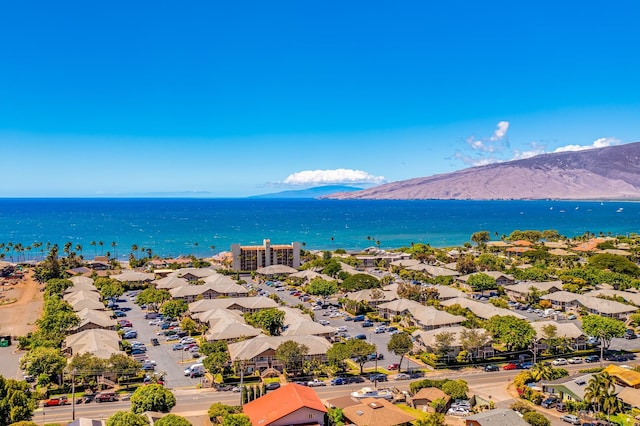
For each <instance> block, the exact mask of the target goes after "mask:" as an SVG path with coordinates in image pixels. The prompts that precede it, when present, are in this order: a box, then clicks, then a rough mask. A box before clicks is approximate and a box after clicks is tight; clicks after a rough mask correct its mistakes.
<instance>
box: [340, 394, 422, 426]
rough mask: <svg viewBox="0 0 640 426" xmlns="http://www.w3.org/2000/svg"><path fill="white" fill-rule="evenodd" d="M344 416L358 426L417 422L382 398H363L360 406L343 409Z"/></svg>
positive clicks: (411, 416)
mask: <svg viewBox="0 0 640 426" xmlns="http://www.w3.org/2000/svg"><path fill="white" fill-rule="evenodd" d="M342 414H343V416H344V417H345V419H346V420H348V422H350V423H351V424H354V425H356V426H371V425H375V426H404V425H410V424H411V422H413V421H415V420H416V418H415V417H414V416H413V415H411V414H408V413H406V412H404V411H402V410H401V409H400V408H398V407H396V406H395V405H393V404H392V403H390V402H389V401H386V400H384V399H381V398H362V400H360V404H355V405H351V406H348V407H345V408H343V409H342ZM345 423H347V422H345Z"/></svg>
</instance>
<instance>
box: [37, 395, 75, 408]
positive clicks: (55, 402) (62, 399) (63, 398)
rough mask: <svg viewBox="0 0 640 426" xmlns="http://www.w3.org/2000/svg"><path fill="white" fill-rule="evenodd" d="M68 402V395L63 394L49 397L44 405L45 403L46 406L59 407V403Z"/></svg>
mask: <svg viewBox="0 0 640 426" xmlns="http://www.w3.org/2000/svg"><path fill="white" fill-rule="evenodd" d="M68 403H69V400H68V399H67V396H66V395H62V396H56V397H55V398H49V399H47V400H46V401H45V402H44V403H43V404H42V405H44V406H45V407H57V406H59V405H65V404H68Z"/></svg>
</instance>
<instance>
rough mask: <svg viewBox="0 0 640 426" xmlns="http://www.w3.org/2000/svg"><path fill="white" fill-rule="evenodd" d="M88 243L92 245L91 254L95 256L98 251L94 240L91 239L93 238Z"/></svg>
mask: <svg viewBox="0 0 640 426" xmlns="http://www.w3.org/2000/svg"><path fill="white" fill-rule="evenodd" d="M89 245H90V246H93V255H94V256H97V255H98V253H96V242H95V241H93V240H91V241H90V242H89Z"/></svg>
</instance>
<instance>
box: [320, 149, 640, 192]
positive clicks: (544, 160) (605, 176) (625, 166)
mask: <svg viewBox="0 0 640 426" xmlns="http://www.w3.org/2000/svg"><path fill="white" fill-rule="evenodd" d="M324 198H332V199H372V200H373V199H380V200H414V199H442V200H491V199H498V200H510V199H514V200H515V199H520V200H526V199H530V200H536V199H564V200H640V142H635V143H629V144H625V145H616V146H609V147H605V148H597V149H589V150H583V151H570V152H559V153H551V154H542V155H538V156H535V157H531V158H527V159H521V160H513V161H507V162H503V163H495V164H489V165H485V166H478V167H471V168H467V169H463V170H459V171H456V172H452V173H445V174H438V175H433V176H429V177H420V178H414V179H409V180H404V181H399V182H392V183H387V184H383V185H379V186H375V187H373V188H368V189H364V190H361V191H355V192H340V193H336V194H332V195H329V196H326V197H324Z"/></svg>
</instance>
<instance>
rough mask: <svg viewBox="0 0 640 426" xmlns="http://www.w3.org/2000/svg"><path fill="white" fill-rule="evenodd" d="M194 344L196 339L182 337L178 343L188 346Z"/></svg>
mask: <svg viewBox="0 0 640 426" xmlns="http://www.w3.org/2000/svg"><path fill="white" fill-rule="evenodd" d="M195 342H196V339H194V338H193V337H183V338H182V339H180V343H182V344H183V345H189V344H191V343H195Z"/></svg>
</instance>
